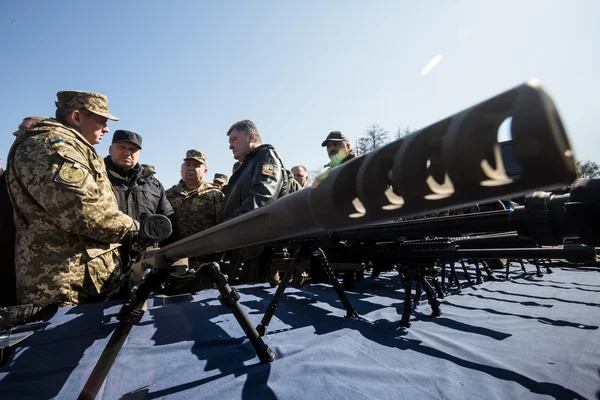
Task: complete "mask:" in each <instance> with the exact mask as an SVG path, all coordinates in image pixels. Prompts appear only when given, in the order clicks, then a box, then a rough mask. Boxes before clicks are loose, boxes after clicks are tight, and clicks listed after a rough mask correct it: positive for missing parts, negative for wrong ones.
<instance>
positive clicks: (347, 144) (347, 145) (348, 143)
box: [346, 142, 350, 151]
mask: <svg viewBox="0 0 600 400" xmlns="http://www.w3.org/2000/svg"><path fill="white" fill-rule="evenodd" d="M346 150H348V151H350V142H346Z"/></svg>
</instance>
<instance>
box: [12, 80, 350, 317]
mask: <svg viewBox="0 0 600 400" xmlns="http://www.w3.org/2000/svg"><path fill="white" fill-rule="evenodd" d="M55 104H56V112H55V117H54V118H42V117H26V118H24V119H23V121H22V122H21V123H20V125H19V127H18V130H17V131H16V132H14V136H15V137H16V138H15V142H14V144H13V146H12V147H11V149H10V152H9V155H8V158H7V160H6V170H3V171H1V175H0V204H1V207H2V208H1V209H2V213H1V214H2V215H1V216H0V217H1V220H0V223H1V225H0V228H1V229H2V231H3V232H4V234H3V236H4V237H5V238H7V240H8V242H6V240H3V241H4V243H7V245H3V246H2V249H1V252H2V254H1V255H0V277H1V279H0V306H10V305H17V304H33V305H36V306H45V305H50V304H56V305H59V306H68V305H75V304H80V303H86V302H94V301H100V300H105V299H109V298H112V297H115V296H119V295H120V294H122V293H123V291H124V290H126V289H124V287H123V283H122V281H123V280H122V279H121V277H122V275H123V274H124V273H126V272H127V268H128V266H129V264H130V261H131V254H130V252H129V250H128V249H129V247H130V246H129V245H130V242H131V240H132V238H134V237H135V236H136V233H137V231H138V230H139V227H140V222H141V221H143V220H144V218H146V217H147V216H148V215H152V214H161V215H164V216H166V217H167V218H169V219H170V220H171V223H172V226H173V233H172V234H171V236H170V237H169V238H168V239H167V240H166V241H165V242H164V243H161V245H165V244H168V243H172V242H174V241H177V240H179V239H183V238H185V237H188V236H190V235H192V234H195V233H197V232H200V231H202V230H204V229H207V228H210V227H212V226H214V225H216V224H219V223H221V222H223V221H225V220H228V219H230V218H235V217H237V216H239V215H242V214H244V213H247V212H249V211H252V210H254V209H256V208H259V207H262V206H265V205H267V204H269V203H271V202H273V201H275V200H277V199H278V198H280V197H282V196H285V195H287V194H289V193H293V192H295V191H297V190H301V189H303V188H305V187H307V184H308V171H307V169H306V168H305V167H304V166H301V165H296V166H293V167H292V168H291V169H290V170H287V169H286V167H285V165H284V163H283V160H282V159H281V157H280V156H279V154H278V153H277V151H276V150H275V148H274V147H273V146H272V145H270V144H266V143H263V139H262V136H261V133H260V131H259V130H258V128H257V127H256V125H255V124H254V123H253V122H252V121H250V120H243V121H238V122H236V123H234V124H233V125H232V126H231V127H230V128H229V130H228V131H227V137H228V139H229V149H230V150H231V151H232V153H233V157H234V159H235V160H236V162H235V164H234V166H233V170H232V175H231V177H230V178H229V179H228V177H227V175H226V174H222V173H217V174H215V175H214V178H213V181H212V182H209V181H207V179H206V174H207V171H208V169H207V163H208V157H207V155H206V154H204V153H202V152H201V151H199V150H196V149H190V150H188V151H187V152H186V154H185V156H184V158H183V163H182V165H181V180H180V181H179V183H178V184H176V185H174V186H173V187H171V188H169V189H167V190H165V188H164V187H163V185H162V184H161V182H160V181H159V180H158V179H157V178H156V176H155V170H154V167H152V166H151V165H148V164H140V163H139V159H140V154H141V151H142V146H143V140H142V136H141V135H140V134H138V133H136V132H134V131H130V130H117V131H115V132H114V134H113V136H112V141H111V145H110V147H109V154H108V155H107V156H106V157H104V158H103V157H101V156H100V155H99V154H98V153H97V152H96V150H95V148H94V145H96V144H98V143H100V140H101V139H102V137H103V136H104V135H106V134H108V133H109V129H108V126H107V122H108V120H113V121H118V118H117V117H115V116H114V115H112V114H111V113H110V112H109V110H108V98H107V97H106V96H104V95H102V94H98V93H91V92H83V91H61V92H58V93H57V101H56V102H55ZM322 146H323V147H325V148H326V150H327V155H328V156H329V159H330V162H329V164H327V166H328V167H331V168H333V167H335V166H337V165H339V164H341V163H343V162H346V161H348V160H351V159H352V158H354V157H356V153H355V152H354V151H353V150H352V149H351V146H350V141H349V140H348V139H347V138H346V137H345V136H344V135H343V134H342V133H340V132H339V131H334V132H331V133H329V135H328V136H327V138H326V139H325V140H324V141H323V143H322ZM189 261H190V267H192V268H193V267H194V266H197V265H198V264H199V263H201V262H202V261H203V260H202V259H201V258H196V259H191V260H189Z"/></svg>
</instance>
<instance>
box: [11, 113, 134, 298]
mask: <svg viewBox="0 0 600 400" xmlns="http://www.w3.org/2000/svg"><path fill="white" fill-rule="evenodd" d="M6 174H7V186H8V191H9V195H10V199H11V202H12V204H13V207H14V217H15V227H16V239H15V265H16V267H15V268H16V280H17V294H18V298H19V303H21V304H25V303H33V304H35V305H46V304H51V303H58V304H59V305H62V306H64V305H72V304H78V303H80V302H85V301H91V300H92V299H95V298H97V297H96V296H98V295H103V294H106V292H109V291H111V290H113V289H115V287H116V278H117V277H118V274H119V268H118V266H119V262H118V256H119V254H118V251H119V249H118V247H119V244H118V242H119V240H120V239H121V238H122V237H123V236H124V235H125V234H127V232H128V231H129V230H130V229H131V228H132V227H133V220H132V219H131V218H130V217H129V216H127V215H125V214H123V213H121V212H120V211H119V209H118V206H117V201H116V199H115V195H114V193H113V191H112V186H111V184H110V181H109V180H108V177H107V174H106V169H105V166H104V162H103V160H102V158H100V157H99V156H98V154H97V153H96V151H95V150H94V148H93V147H92V145H91V144H89V142H88V141H87V140H86V139H85V138H84V137H83V136H81V134H79V133H78V132H77V131H75V130H74V129H71V128H69V127H67V126H65V125H63V124H61V123H59V122H58V121H55V120H53V119H48V120H45V121H42V122H40V123H39V124H37V125H36V126H34V127H33V128H32V129H31V130H29V131H27V132H26V133H25V134H23V135H21V136H19V137H18V138H17V139H16V140H15V143H14V144H13V146H12V148H11V150H10V153H9V156H8V165H7V171H6Z"/></svg>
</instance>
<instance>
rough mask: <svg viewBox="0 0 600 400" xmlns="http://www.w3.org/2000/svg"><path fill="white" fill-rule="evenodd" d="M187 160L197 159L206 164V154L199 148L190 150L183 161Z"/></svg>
mask: <svg viewBox="0 0 600 400" xmlns="http://www.w3.org/2000/svg"><path fill="white" fill-rule="evenodd" d="M185 160H196V161H199V162H200V163H202V164H206V155H205V154H204V153H203V152H201V151H198V150H188V151H187V153H185V158H184V159H183V161H185Z"/></svg>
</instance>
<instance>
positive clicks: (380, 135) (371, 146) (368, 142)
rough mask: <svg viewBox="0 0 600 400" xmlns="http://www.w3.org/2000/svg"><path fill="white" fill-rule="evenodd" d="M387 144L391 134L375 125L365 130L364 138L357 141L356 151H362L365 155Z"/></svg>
mask: <svg viewBox="0 0 600 400" xmlns="http://www.w3.org/2000/svg"><path fill="white" fill-rule="evenodd" d="M387 142H389V132H388V131H386V130H385V129H383V128H382V127H380V126H379V125H378V124H373V125H371V126H369V127H368V128H367V129H365V135H364V136H362V137H360V138H358V139H357V140H356V150H357V151H359V149H360V151H361V152H362V154H365V153H368V152H369V151H372V150H375V149H378V148H380V147H382V146H384V145H385V144H386V143H387ZM359 155H361V154H359Z"/></svg>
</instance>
